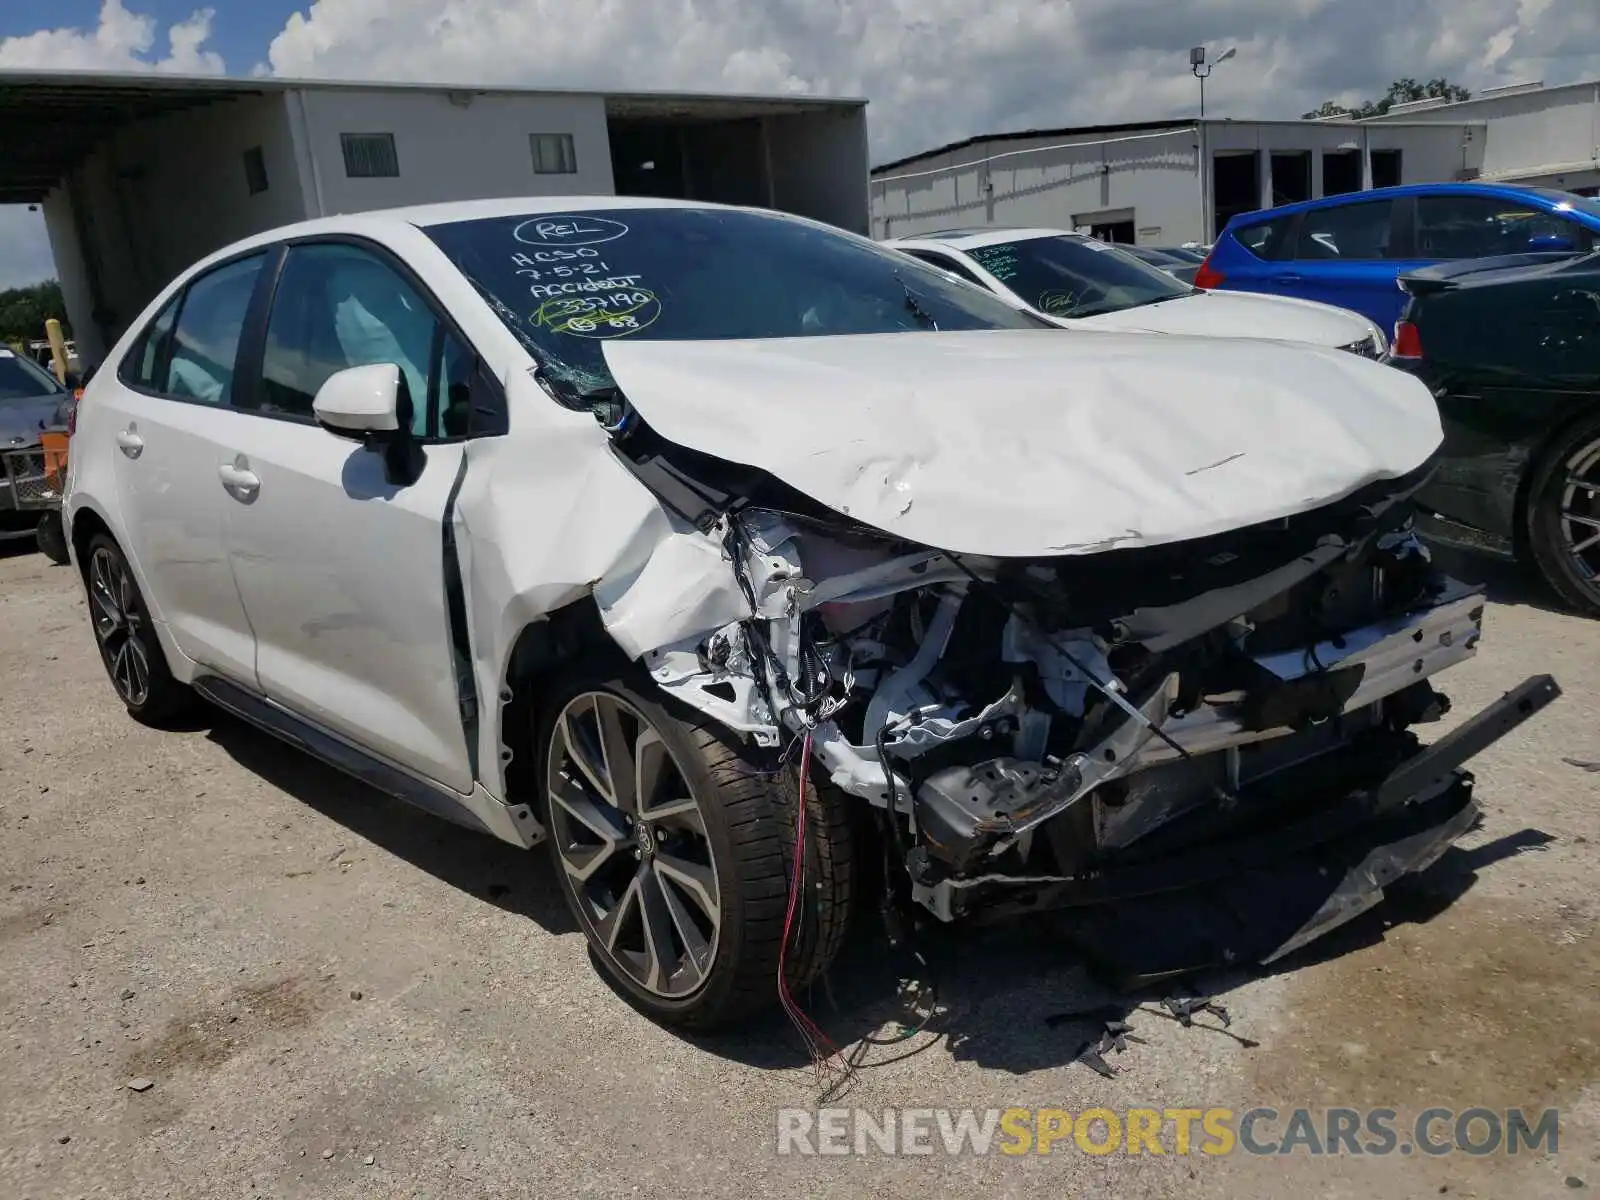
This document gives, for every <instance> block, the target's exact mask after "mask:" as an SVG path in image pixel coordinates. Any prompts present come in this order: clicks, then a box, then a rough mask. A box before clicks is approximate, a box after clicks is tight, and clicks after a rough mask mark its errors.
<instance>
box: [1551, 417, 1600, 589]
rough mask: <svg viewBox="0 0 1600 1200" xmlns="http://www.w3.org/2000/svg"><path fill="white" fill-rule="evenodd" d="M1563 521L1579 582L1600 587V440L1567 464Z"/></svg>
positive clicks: (1565, 542)
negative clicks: (1584, 581)
mask: <svg viewBox="0 0 1600 1200" xmlns="http://www.w3.org/2000/svg"><path fill="white" fill-rule="evenodd" d="M1560 520H1561V541H1562V545H1563V547H1564V548H1565V550H1566V552H1567V554H1568V555H1569V556H1570V557H1571V558H1572V561H1573V565H1574V567H1576V569H1577V571H1578V577H1579V579H1586V580H1587V581H1588V582H1589V584H1590V585H1591V586H1593V585H1595V584H1600V439H1597V440H1595V441H1593V442H1590V443H1589V444H1588V445H1587V446H1583V447H1581V448H1580V449H1579V450H1578V452H1577V453H1576V454H1574V455H1573V456H1572V457H1571V458H1569V459H1568V460H1567V463H1566V484H1565V486H1564V487H1563V488H1562V490H1561V517H1560Z"/></svg>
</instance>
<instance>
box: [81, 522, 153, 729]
mask: <svg viewBox="0 0 1600 1200" xmlns="http://www.w3.org/2000/svg"><path fill="white" fill-rule="evenodd" d="M89 601H90V613H91V615H92V616H93V618H94V635H95V637H96V639H98V641H99V642H100V649H101V652H102V653H103V654H104V655H105V660H106V669H107V670H108V671H109V672H110V674H111V686H112V687H114V688H116V689H117V695H119V696H121V697H122V699H123V702H124V703H126V704H129V705H131V706H132V707H134V708H138V707H140V706H141V705H143V704H144V703H145V701H147V700H148V699H149V698H150V659H149V657H148V656H147V654H146V651H145V648H144V642H143V641H142V640H141V635H142V634H143V632H144V624H145V615H144V610H143V608H142V606H141V605H140V603H139V593H138V589H136V588H135V587H134V586H133V580H132V578H130V577H129V575H128V566H127V564H126V563H124V562H123V561H122V559H120V558H119V557H118V556H117V555H115V554H114V553H112V552H111V551H110V550H108V549H106V548H105V547H104V546H101V547H99V548H98V549H96V550H95V552H94V555H93V557H91V558H90V560H89Z"/></svg>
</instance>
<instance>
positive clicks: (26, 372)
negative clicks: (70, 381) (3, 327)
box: [0, 350, 66, 404]
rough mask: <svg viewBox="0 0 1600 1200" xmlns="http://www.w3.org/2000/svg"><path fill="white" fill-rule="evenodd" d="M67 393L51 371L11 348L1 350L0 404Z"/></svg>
mask: <svg viewBox="0 0 1600 1200" xmlns="http://www.w3.org/2000/svg"><path fill="white" fill-rule="evenodd" d="M65 394H66V389H65V388H64V387H62V386H61V385H60V384H59V383H57V382H56V377H55V376H54V375H52V374H50V372H49V371H46V370H45V369H44V368H43V367H41V366H39V365H37V364H36V363H34V362H33V361H32V360H30V359H26V358H22V357H21V356H19V355H17V354H16V353H14V352H12V351H10V350H0V404H7V403H13V402H15V403H20V402H22V401H25V400H26V401H31V400H38V399H40V398H41V397H45V396H63V395H65Z"/></svg>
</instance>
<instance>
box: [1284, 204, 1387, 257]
mask: <svg viewBox="0 0 1600 1200" xmlns="http://www.w3.org/2000/svg"><path fill="white" fill-rule="evenodd" d="M1393 211H1394V202H1393V201H1391V200H1367V201H1362V202H1361V203H1358V204H1338V205H1334V206H1333V207H1330V208H1316V209H1312V210H1311V211H1310V212H1308V213H1306V214H1305V215H1304V216H1303V217H1301V218H1300V240H1299V242H1298V243H1297V244H1296V246H1295V255H1294V256H1295V257H1296V258H1302V259H1336V260H1340V261H1344V262H1350V261H1355V262H1360V261H1362V260H1370V259H1378V258H1388V257H1389V218H1390V216H1391V214H1392V213H1393Z"/></svg>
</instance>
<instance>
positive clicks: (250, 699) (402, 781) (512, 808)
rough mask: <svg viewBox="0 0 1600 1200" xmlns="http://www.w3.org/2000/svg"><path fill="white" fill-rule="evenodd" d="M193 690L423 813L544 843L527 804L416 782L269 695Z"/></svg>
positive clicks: (197, 684) (205, 683)
mask: <svg viewBox="0 0 1600 1200" xmlns="http://www.w3.org/2000/svg"><path fill="white" fill-rule="evenodd" d="M193 687H194V690H195V691H196V692H198V693H199V694H200V695H201V696H203V697H205V698H206V699H207V700H209V701H211V703H213V704H215V705H216V706H217V707H218V708H222V709H225V710H227V711H228V712H230V713H232V714H233V715H234V716H236V717H239V718H241V719H243V720H245V721H248V722H250V724H252V725H254V726H256V727H257V728H258V729H261V730H263V731H264V732H266V733H270V734H271V735H272V736H273V737H275V738H278V739H280V740H281V741H284V742H287V743H288V744H289V745H291V746H294V747H297V748H298V749H300V750H304V751H305V752H306V753H307V754H309V755H311V756H312V757H313V758H317V759H320V760H321V761H323V762H324V763H326V764H328V766H330V767H333V768H334V769H335V770H338V771H343V772H344V773H345V774H346V775H349V776H350V777H351V778H353V779H358V780H360V781H361V782H362V783H365V784H367V785H368V786H369V787H373V788H376V789H377V790H378V791H380V792H384V793H386V794H387V795H390V796H393V797H395V799H397V800H404V801H405V802H406V803H407V804H411V805H414V806H415V807H417V808H420V809H422V810H423V811H424V812H427V813H432V814H433V815H434V816H436V817H442V818H444V819H445V820H446V821H449V822H451V823H452V824H455V825H460V826H462V827H464V828H466V829H471V830H475V831H476V832H478V833H487V834H489V835H490V836H492V837H496V838H499V839H500V840H501V841H504V842H510V843H511V844H512V845H514V846H521V847H523V848H524V849H526V848H527V847H529V846H532V845H534V844H535V843H537V842H541V841H543V840H544V836H545V831H544V826H542V825H541V824H540V823H539V821H538V819H537V818H535V817H534V815H533V810H532V808H530V807H529V806H528V805H526V804H515V805H512V804H502V803H501V802H500V801H498V800H496V799H495V798H494V797H493V796H491V795H489V793H488V792H486V791H485V790H484V789H483V786H482V785H481V784H480V785H477V786H476V787H475V788H474V790H473V792H472V794H471V795H468V796H463V795H460V794H458V793H456V792H453V791H450V790H448V789H445V788H441V787H439V786H438V785H436V784H432V783H429V782H427V781H425V780H421V779H418V778H416V777H415V776H414V775H411V774H408V773H407V772H405V771H403V770H401V769H400V768H399V767H396V766H392V765H391V764H389V763H387V762H384V761H383V760H382V759H379V758H375V757H374V756H372V755H370V754H368V753H367V752H366V751H364V750H360V749H358V748H357V747H355V746H352V745H351V744H350V743H349V742H347V741H345V740H344V739H343V738H340V737H336V736H335V735H333V734H331V733H327V732H325V731H324V730H321V729H318V728H317V727H316V726H315V725H312V724H311V723H310V722H308V721H306V720H304V719H303V718H301V717H298V716H296V715H295V714H294V713H291V712H290V711H288V710H287V709H285V708H283V707H281V706H280V705H277V704H274V703H273V702H272V701H271V700H268V699H267V698H266V697H264V696H259V695H257V694H256V693H254V692H251V691H249V690H247V689H245V688H242V687H240V686H239V685H238V684H236V683H233V682H231V681H229V680H226V679H219V678H218V677H216V676H215V675H206V676H202V677H201V678H198V679H196V680H195V681H194V684H193Z"/></svg>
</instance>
